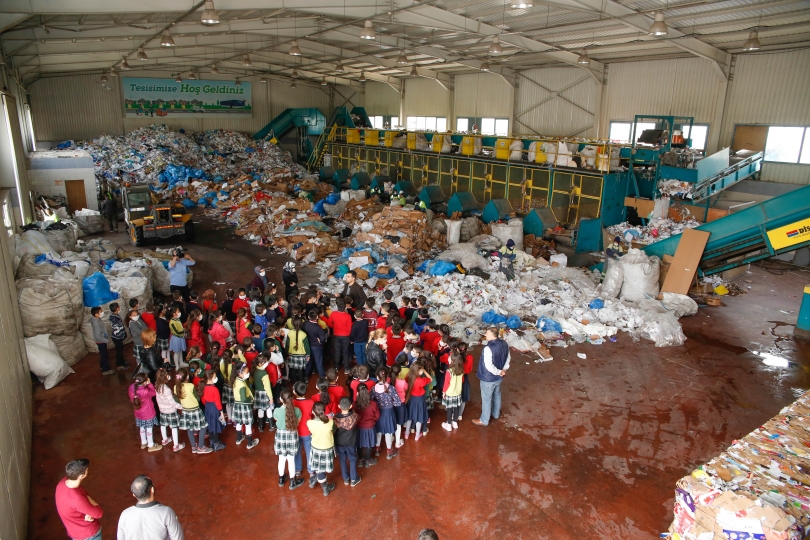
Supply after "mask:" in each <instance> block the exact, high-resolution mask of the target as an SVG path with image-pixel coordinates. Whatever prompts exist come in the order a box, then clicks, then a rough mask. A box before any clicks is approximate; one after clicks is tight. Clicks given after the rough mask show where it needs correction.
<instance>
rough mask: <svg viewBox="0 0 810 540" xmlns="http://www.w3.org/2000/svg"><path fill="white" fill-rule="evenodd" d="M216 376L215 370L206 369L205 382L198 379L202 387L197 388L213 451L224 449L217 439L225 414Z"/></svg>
mask: <svg viewBox="0 0 810 540" xmlns="http://www.w3.org/2000/svg"><path fill="white" fill-rule="evenodd" d="M217 377H218V375H217V372H216V371H213V370H209V371H206V372H205V382H204V383H203V381H200V386H201V387H202V388H198V389H197V390H198V393H199V394H200V395H202V399H201V400H200V401H201V402H202V403H203V404H204V405H205V420H206V422H208V433H209V434H210V435H211V448H213V449H214V452H219V451H220V450H225V445H224V444H223V443H222V442H220V440H219V434H220V433H222V426H223V425H224V424H225V414H224V413H223V412H222V400H221V399H220V397H219V390H218V389H217V387H216V384H217Z"/></svg>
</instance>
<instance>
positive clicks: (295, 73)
mask: <svg viewBox="0 0 810 540" xmlns="http://www.w3.org/2000/svg"><path fill="white" fill-rule="evenodd" d="M292 78H293V79H297V78H298V70H297V69H295V68H293V72H292Z"/></svg>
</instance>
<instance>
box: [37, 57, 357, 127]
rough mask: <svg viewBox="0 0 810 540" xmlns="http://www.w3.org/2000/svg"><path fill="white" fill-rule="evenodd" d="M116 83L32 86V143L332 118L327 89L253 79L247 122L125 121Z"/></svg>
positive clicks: (80, 79)
mask: <svg viewBox="0 0 810 540" xmlns="http://www.w3.org/2000/svg"><path fill="white" fill-rule="evenodd" d="M121 75H123V76H127V77H157V78H166V74H165V73H163V72H148V71H130V72H127V73H126V74H121ZM121 78H122V77H117V78H112V77H111V78H110V82H109V84H108V86H109V87H110V88H111V90H107V89H105V88H104V87H102V86H101V84H100V82H99V80H100V79H99V76H98V75H77V76H73V77H58V78H46V79H40V80H38V81H36V82H35V83H33V84H32V85H31V88H30V89H29V92H30V95H31V108H32V115H33V117H34V131H35V133H36V136H37V139H38V140H40V141H63V140H67V139H74V140H81V139H92V138H96V137H98V136H99V135H101V134H104V133H106V134H109V135H123V134H125V133H129V132H130V131H132V130H134V129H137V128H139V127H142V126H148V125H151V124H166V125H168V126H170V127H172V128H174V129H180V128H183V129H187V130H191V131H205V130H208V129H233V130H236V131H242V132H245V133H250V134H252V133H255V132H257V131H259V130H260V129H261V128H263V127H264V126H265V125H266V124H267V123H268V122H270V121H271V120H272V119H273V118H275V117H276V116H277V115H279V114H280V113H281V112H283V111H284V109H287V108H296V107H315V108H317V109H319V110H320V111H321V112H322V113H323V114H324V115H325V116H326V117H327V118H328V117H329V115H330V114H331V113H332V111H331V110H330V98H329V87H321V86H319V85H318V84H309V83H304V82H301V81H299V82H298V83H296V84H297V88H295V89H292V88H290V82H289V81H286V80H276V79H272V78H270V79H269V80H268V82H267V83H260V82H259V80H258V78H252V79H250V82H251V84H252V93H253V115H252V116H250V117H244V116H241V117H233V118H225V117H223V116H217V117H215V118H157V117H154V118H152V117H149V118H124V112H123V111H124V109H123V97H122V95H123V94H122V87H121ZM201 78H206V79H214V80H229V78H228V77H225V76H217V75H212V74H204V75H201ZM338 90H339V91H340V92H342V93H343V94H345V95H347V96H348V95H351V94H352V91H353V90H349V89H347V88H346V87H342V86H339V87H338ZM355 91H356V89H355ZM337 99H339V96H337V97H336V100H337ZM340 101H341V102H342V100H340ZM352 101H353V103H354V105H362V104H363V103H362V93H360V92H358V93H357V96H355V97H354V98H353V100H352Z"/></svg>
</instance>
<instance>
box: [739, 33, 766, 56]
mask: <svg viewBox="0 0 810 540" xmlns="http://www.w3.org/2000/svg"><path fill="white" fill-rule="evenodd" d="M760 47H762V44H761V43H760V42H759V32H757V31H756V30H751V33H750V34H748V39H747V40H746V41H745V45H743V50H744V51H758V50H759V49H760Z"/></svg>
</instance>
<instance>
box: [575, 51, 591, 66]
mask: <svg viewBox="0 0 810 540" xmlns="http://www.w3.org/2000/svg"><path fill="white" fill-rule="evenodd" d="M590 63H591V59H590V58H588V51H585V50H583V51H582V54H580V55H579V58H577V64H582V65H583V66H587V65H588V64H590Z"/></svg>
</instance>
